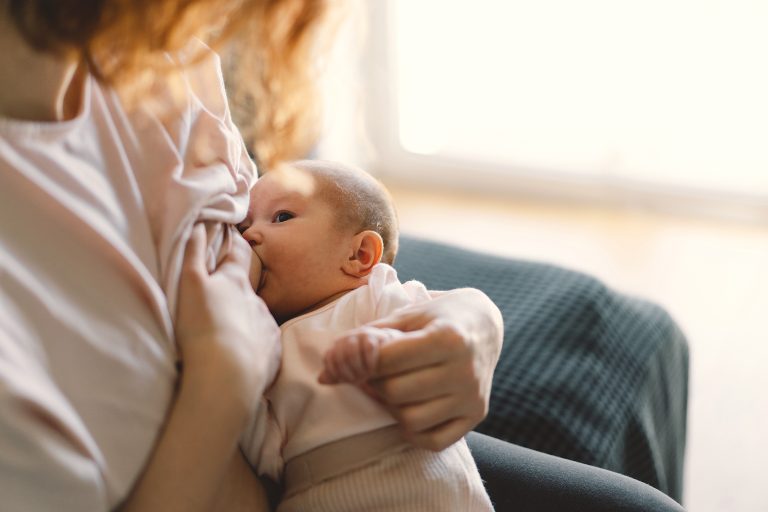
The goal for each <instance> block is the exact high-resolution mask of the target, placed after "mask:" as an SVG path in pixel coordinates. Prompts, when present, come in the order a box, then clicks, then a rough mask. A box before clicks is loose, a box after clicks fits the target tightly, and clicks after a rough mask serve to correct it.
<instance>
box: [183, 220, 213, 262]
mask: <svg viewBox="0 0 768 512" xmlns="http://www.w3.org/2000/svg"><path fill="white" fill-rule="evenodd" d="M206 239H207V235H206V233H205V226H204V225H203V224H195V225H194V226H193V227H192V234H191V235H190V236H189V240H187V246H186V247H185V248H184V263H183V265H182V272H199V271H205V247H206Z"/></svg>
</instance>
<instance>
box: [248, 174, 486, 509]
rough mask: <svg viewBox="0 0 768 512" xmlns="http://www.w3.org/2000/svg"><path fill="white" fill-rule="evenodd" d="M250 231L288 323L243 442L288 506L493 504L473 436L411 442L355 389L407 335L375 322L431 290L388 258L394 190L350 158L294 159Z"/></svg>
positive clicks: (265, 281) (267, 181)
mask: <svg viewBox="0 0 768 512" xmlns="http://www.w3.org/2000/svg"><path fill="white" fill-rule="evenodd" d="M240 229H241V232H242V233H243V236H244V237H245V239H246V240H248V242H249V243H250V244H251V247H252V249H253V251H254V253H255V255H256V256H258V259H259V260H260V262H261V265H259V264H255V265H254V267H253V272H252V275H251V281H252V284H253V285H254V289H255V290H257V293H258V294H259V296H261V297H262V299H264V301H265V302H266V304H267V306H268V307H269V309H270V311H271V312H272V314H273V315H274V317H275V319H276V320H277V322H278V323H279V324H281V331H282V343H283V358H282V363H281V368H280V371H279V373H278V376H277V378H276V380H275V382H274V383H273V385H272V387H271V388H270V389H269V391H268V392H267V394H266V395H265V397H264V403H263V405H262V407H261V408H260V413H259V416H258V418H257V419H256V421H255V422H254V423H253V425H252V426H251V428H250V429H249V431H248V432H247V434H246V436H245V438H244V442H243V446H244V449H245V451H246V453H247V455H248V457H249V459H250V460H251V462H252V464H253V465H254V466H255V467H257V468H258V470H259V472H260V473H263V474H267V475H269V476H270V477H272V478H273V479H275V480H277V481H280V482H282V483H283V485H284V487H285V494H284V498H283V501H282V503H281V504H280V506H279V508H278V510H279V511H281V512H287V511H299V510H305V511H306V510H312V511H324V510H328V511H334V512H342V511H362V510H374V509H375V510H379V511H390V510H391V511H406V510H419V511H430V510H434V511H441V512H442V511H451V510H455V511H462V512H464V511H488V510H493V507H492V505H491V502H490V500H489V498H488V495H487V494H486V492H485V489H484V487H483V483H482V481H481V480H480V475H479V473H478V471H477V467H476V466H475V463H474V460H473V459H472V456H471V454H470V452H469V449H468V448H467V445H466V442H465V441H464V440H463V439H462V440H460V441H459V442H457V443H455V444H453V445H452V446H450V447H448V448H447V449H445V450H443V451H441V452H432V451H428V450H423V449H418V448H414V447H412V446H411V445H409V444H408V443H406V442H405V441H404V440H403V439H402V437H401V435H400V431H399V428H398V426H397V423H396V421H395V419H394V418H393V417H392V416H391V415H390V414H389V413H388V412H387V410H386V409H385V408H384V406H382V405H381V404H379V403H378V402H377V401H376V400H374V399H373V398H371V397H370V396H369V395H368V394H366V393H365V392H364V391H362V390H361V387H360V386H359V385H356V384H361V383H363V382H364V381H365V380H367V379H368V378H369V377H370V376H371V375H372V373H373V370H374V369H375V368H376V364H377V354H378V347H379V346H380V345H381V344H382V343H397V339H398V337H399V336H401V333H400V332H399V331H394V330H390V329H377V328H373V327H364V326H365V324H367V323H369V322H372V321H374V320H377V319H379V318H382V317H385V316H387V315H389V314H391V313H392V312H394V311H395V310H397V309H399V308H401V307H404V306H407V305H410V304H415V303H418V302H421V301H429V300H430V299H431V297H430V294H429V292H428V291H427V290H426V289H425V287H424V286H423V285H422V284H421V283H419V282H416V281H409V282H407V283H404V284H401V283H400V282H399V281H398V279H397V274H396V272H395V270H394V269H393V268H392V267H391V266H390V264H391V263H392V262H393V261H394V258H395V254H396V253H397V244H398V240H397V237H398V233H397V219H396V215H395V211H394V207H393V205H392V201H391V199H390V197H389V194H388V193H387V191H386V190H385V189H384V188H383V186H382V185H380V184H379V183H378V182H377V181H376V180H374V179H373V178H371V177H370V176H369V175H367V174H366V173H364V172H362V171H360V170H357V169H352V168H347V167H344V166H341V165H339V164H335V163H330V162H318V161H300V162H295V163H293V164H291V165H289V166H285V167H282V168H280V169H276V170H274V171H271V172H269V173H267V174H266V175H265V176H264V177H262V178H261V179H259V181H258V182H257V183H256V185H255V186H254V188H253V190H252V193H251V209H250V211H249V215H248V219H247V221H246V223H244V224H242V225H241V227H240ZM353 329H358V330H357V331H356V332H357V334H358V335H350V334H349V331H351V330H353ZM321 373H322V375H321V376H320V379H319V380H318V377H317V376H318V375H319V374H321ZM321 382H322V383H321ZM337 382H342V384H338V385H325V384H324V383H337ZM363 387H364V386H363Z"/></svg>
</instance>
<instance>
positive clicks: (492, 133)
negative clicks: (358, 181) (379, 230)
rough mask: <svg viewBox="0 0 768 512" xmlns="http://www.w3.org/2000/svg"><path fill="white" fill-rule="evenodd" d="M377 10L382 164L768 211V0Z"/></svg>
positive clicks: (405, 4)
mask: <svg viewBox="0 0 768 512" xmlns="http://www.w3.org/2000/svg"><path fill="white" fill-rule="evenodd" d="M371 9H372V10H373V11H374V12H372V16H373V19H374V21H373V22H372V23H371V31H372V32H373V34H372V35H373V36H374V38H375V39H376V40H375V41H374V44H372V48H373V52H374V58H373V60H374V61H377V59H381V60H380V61H381V62H386V65H385V70H386V71H385V72H384V73H381V72H380V73H378V74H377V75H376V76H375V79H374V81H376V82H378V81H380V80H382V77H384V79H385V80H386V82H387V83H386V85H382V84H375V83H374V84H373V87H372V89H371V93H370V95H371V98H374V99H375V101H376V103H375V104H374V105H373V108H374V115H373V116H372V117H373V121H372V122H371V123H370V124H371V126H372V128H373V138H374V144H375V145H376V146H377V147H379V148H381V162H380V163H379V166H380V167H381V168H382V169H384V170H385V171H386V172H389V173H395V174H397V173H400V174H403V173H405V174H408V175H409V176H411V177H416V176H417V175H423V176H429V174H430V169H431V170H433V171H434V172H435V173H436V174H435V175H432V176H429V177H428V178H426V179H430V180H434V178H435V177H436V176H437V175H438V174H439V176H441V179H443V180H447V181H455V182H456V183H459V182H461V180H466V179H467V178H469V179H471V180H472V181H473V182H477V183H482V182H486V183H487V184H492V185H491V186H494V187H496V186H499V183H506V184H508V186H509V187H520V186H521V183H524V182H525V183H528V184H529V185H530V184H536V183H538V185H536V186H534V187H533V188H539V189H542V190H543V189H547V188H548V187H549V188H550V189H551V188H552V185H553V183H557V185H555V187H557V186H559V187H561V188H572V189H573V193H575V194H582V193H585V194H588V195H590V194H591V196H593V197H596V196H601V197H608V196H610V195H612V194H613V195H616V194H617V193H619V194H624V196H625V197H629V196H634V197H639V196H643V195H644V196H645V197H648V198H650V197H656V198H658V197H661V196H664V195H666V196H668V197H672V196H674V197H673V198H676V199H680V198H683V197H685V198H688V199H692V198H697V199H699V200H700V199H702V198H704V199H706V201H707V203H708V204H710V205H711V204H712V201H715V202H720V203H722V204H725V203H728V202H729V201H730V203H731V206H734V205H740V206H741V207H747V206H748V207H749V209H750V211H751V212H752V213H753V214H754V213H755V212H759V213H760V214H762V215H766V213H767V212H768V31H766V30H765V27H766V26H768V2H765V1H764V0H711V1H706V2H702V1H700V0H644V1H642V2H640V1H628V0H582V1H580V2H573V1H571V0H537V1H530V0H526V1H518V0H509V1H502V0H466V1H459V0H456V1H452V2H444V1H440V0H388V1H387V2H376V1H374V2H371ZM372 83H373V82H372ZM451 169H453V170H454V171H455V172H456V174H457V176H452V173H451ZM467 169H472V172H471V173H468V172H467ZM459 174H461V175H463V177H462V176H459ZM553 180H554V181H553Z"/></svg>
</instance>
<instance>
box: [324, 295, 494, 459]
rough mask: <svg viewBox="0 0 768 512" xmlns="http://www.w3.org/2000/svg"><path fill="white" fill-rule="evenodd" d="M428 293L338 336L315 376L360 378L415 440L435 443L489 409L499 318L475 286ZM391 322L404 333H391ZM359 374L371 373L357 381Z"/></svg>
mask: <svg viewBox="0 0 768 512" xmlns="http://www.w3.org/2000/svg"><path fill="white" fill-rule="evenodd" d="M433 296H434V299H433V300H431V301H429V302H424V303H421V304H418V305H414V306H411V307H408V308H405V309H403V310H401V311H399V312H398V313H396V314H394V315H392V316H390V317H387V318H383V319H381V320H378V321H376V322H373V323H371V324H369V325H368V326H366V327H363V328H361V329H356V330H355V331H352V332H351V333H350V334H349V335H347V336H345V337H343V338H341V339H339V340H338V341H337V343H336V345H335V346H334V348H333V349H332V350H331V351H329V352H328V354H327V356H326V360H325V365H326V366H325V368H326V369H325V371H324V372H323V373H322V374H321V376H320V382H323V383H329V384H331V383H335V382H353V383H358V384H360V385H361V387H362V389H363V390H364V391H366V392H367V393H368V394H370V395H371V396H373V397H375V398H377V399H378V400H379V401H380V402H381V403H382V404H384V405H385V406H386V407H387V408H388V409H389V410H390V412H391V413H392V414H393V415H394V416H395V418H396V419H397V420H398V422H399V423H400V425H401V427H402V429H403V433H404V435H405V437H406V438H407V439H408V440H409V441H410V442H411V443H412V444H413V445H415V446H418V447H421V448H427V449H430V450H441V449H443V448H446V447H447V446H450V445H451V444H453V443H454V442H456V441H457V440H459V439H460V438H461V437H462V436H464V435H465V434H466V433H467V432H469V431H470V430H472V428H474V427H475V425H477V424H478V423H479V422H480V421H481V420H482V419H483V418H484V417H485V415H486V414H487V411H488V400H489V398H490V391H491V380H492V377H493V369H494V367H495V366H496V362H497V360H498V357H499V353H500V351H501V342H502V335H503V326H502V319H501V313H500V312H499V310H498V308H497V307H496V306H495V305H494V304H493V303H492V302H491V300H490V299H489V298H488V297H487V296H486V295H485V294H483V293H482V292H480V291H478V290H472V289H462V290H455V291H451V292H442V293H435V294H433ZM391 329H397V330H399V331H402V334H400V335H399V336H391V334H390V333H391V331H390V330H391ZM373 367H375V370H374V371H371V368H373ZM363 376H368V377H371V378H370V379H369V380H367V381H364V382H361V381H362V379H363Z"/></svg>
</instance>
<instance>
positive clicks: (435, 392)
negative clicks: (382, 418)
mask: <svg viewBox="0 0 768 512" xmlns="http://www.w3.org/2000/svg"><path fill="white" fill-rule="evenodd" d="M464 371H465V370H464V369H463V368H462V367H461V366H460V365H456V364H441V365H435V366H428V367H425V368H421V369H419V370H418V371H410V372H405V373H400V374H397V375H394V376H390V377H387V378H380V379H373V380H371V381H370V382H369V384H370V386H371V388H373V389H374V390H375V391H376V392H377V393H378V394H379V396H381V398H382V399H383V400H385V401H386V402H387V403H388V404H391V405H393V406H401V405H406V404H410V403H418V402H423V401H424V400H430V399H434V398H438V397H440V396H444V395H447V394H450V393H457V392H459V391H463V390H464V389H465V388H464V387H462V386H461V384H462V383H463V380H462V379H460V378H459V376H460V374H461V373H463V372H464Z"/></svg>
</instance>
